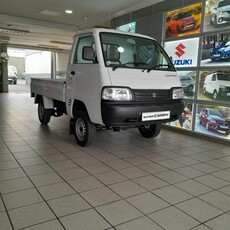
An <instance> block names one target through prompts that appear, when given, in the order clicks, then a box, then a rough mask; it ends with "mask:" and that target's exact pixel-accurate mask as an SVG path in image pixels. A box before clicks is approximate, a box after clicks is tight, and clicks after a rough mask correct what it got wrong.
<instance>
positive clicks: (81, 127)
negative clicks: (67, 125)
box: [75, 118, 86, 141]
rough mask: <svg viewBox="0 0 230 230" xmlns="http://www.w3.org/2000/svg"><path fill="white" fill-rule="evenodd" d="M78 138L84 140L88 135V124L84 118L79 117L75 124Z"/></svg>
mask: <svg viewBox="0 0 230 230" xmlns="http://www.w3.org/2000/svg"><path fill="white" fill-rule="evenodd" d="M75 130H76V135H77V138H78V139H79V140H80V141H84V139H85V136H86V124H85V122H84V120H83V119H82V118H78V119H77V121H76V124H75Z"/></svg>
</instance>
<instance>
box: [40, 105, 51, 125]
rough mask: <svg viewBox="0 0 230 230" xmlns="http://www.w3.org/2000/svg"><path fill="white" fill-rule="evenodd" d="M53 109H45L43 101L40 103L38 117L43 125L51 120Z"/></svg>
mask: <svg viewBox="0 0 230 230" xmlns="http://www.w3.org/2000/svg"><path fill="white" fill-rule="evenodd" d="M51 112H52V109H45V107H44V104H43V101H40V102H39V103H38V118H39V121H40V122H41V124H42V125H47V124H48V123H49V122H50V118H51Z"/></svg>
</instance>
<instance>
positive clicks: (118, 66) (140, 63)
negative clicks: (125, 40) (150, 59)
mask: <svg viewBox="0 0 230 230" xmlns="http://www.w3.org/2000/svg"><path fill="white" fill-rule="evenodd" d="M129 64H133V65H134V66H139V65H148V64H146V63H144V62H126V63H124V64H119V65H117V66H114V67H113V71H114V70H116V69H117V68H120V67H122V66H126V65H129Z"/></svg>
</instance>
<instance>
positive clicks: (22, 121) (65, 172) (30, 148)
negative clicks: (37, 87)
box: [0, 91, 230, 230]
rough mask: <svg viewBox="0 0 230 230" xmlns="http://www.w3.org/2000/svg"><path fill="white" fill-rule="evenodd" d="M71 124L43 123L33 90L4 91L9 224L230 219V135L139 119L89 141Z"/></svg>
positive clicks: (0, 113) (202, 225) (1, 147)
mask: <svg viewBox="0 0 230 230" xmlns="http://www.w3.org/2000/svg"><path fill="white" fill-rule="evenodd" d="M68 126H69V118H68V117H67V116H63V117H59V118H51V122H50V123H49V125H48V126H42V125H40V123H39V121H38V118H37V105H34V104H33V99H32V98H30V95H29V93H28V92H26V91H21V92H20V93H13V92H10V93H8V94H3V93H2V94H0V230H8V229H9V230H12V229H15V230H16V229H28V230H40V229H52V230H59V229H60V230H61V229H67V230H68V229H74V230H76V229H77V230H81V229H82V230H91V229H92V230H103V229H106V230H109V229H117V230H140V229H143V230H144V229H146V230H150V229H151V230H161V229H164V230H174V229H175V230H180V229H181V230H187V229H191V230H192V229H193V230H208V229H213V230H221V229H224V230H225V229H229V224H230V145H227V144H226V145H224V144H220V143H218V142H213V141H211V140H210V141H209V140H208V139H201V138H198V137H197V138H196V137H191V136H187V135H183V134H181V133H176V132H173V131H169V130H164V129H163V130H162V132H161V134H160V136H159V137H157V138H156V139H144V138H142V137H141V136H140V135H139V133H138V131H137V130H135V129H133V130H126V131H124V130H122V131H121V132H119V133H113V132H112V131H104V132H98V133H97V137H96V141H95V144H94V145H93V146H90V147H88V148H81V147H79V146H78V145H77V144H76V142H75V140H74V136H70V135H69V134H68V132H69V131H68Z"/></svg>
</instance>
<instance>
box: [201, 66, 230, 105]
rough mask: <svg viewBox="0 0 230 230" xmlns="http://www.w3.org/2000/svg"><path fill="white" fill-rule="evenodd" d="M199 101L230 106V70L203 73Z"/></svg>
mask: <svg viewBox="0 0 230 230" xmlns="http://www.w3.org/2000/svg"><path fill="white" fill-rule="evenodd" d="M198 99H199V100H209V101H221V102H227V103H229V104H230V70H205V71H201V72H200V80H199V93H198Z"/></svg>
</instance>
